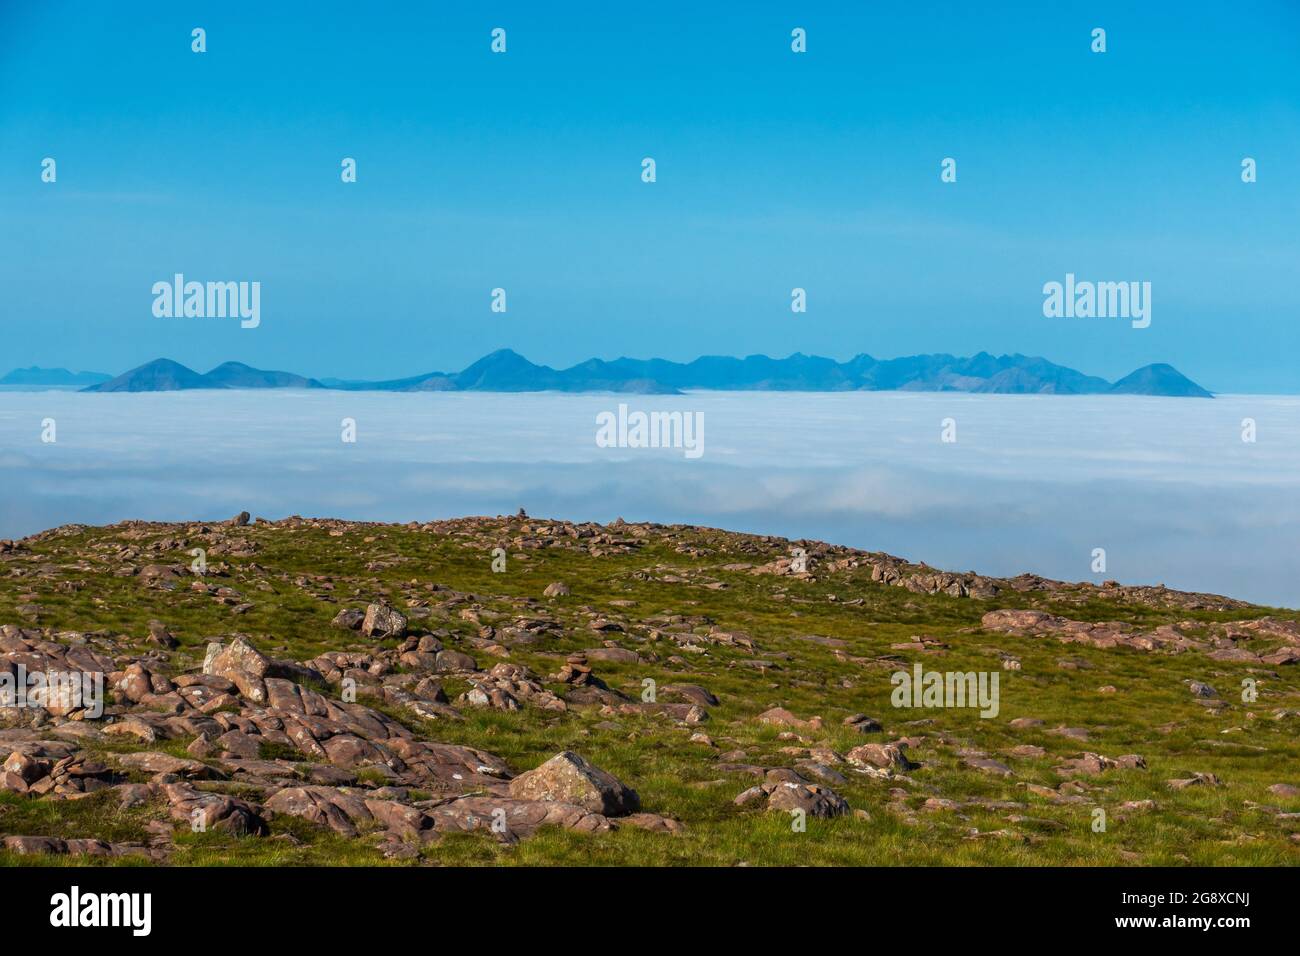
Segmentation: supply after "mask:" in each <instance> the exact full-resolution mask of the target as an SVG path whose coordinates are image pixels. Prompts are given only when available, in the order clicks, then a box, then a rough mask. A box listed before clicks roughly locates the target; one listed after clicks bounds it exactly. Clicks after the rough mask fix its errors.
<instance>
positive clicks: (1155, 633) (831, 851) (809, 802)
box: [0, 515, 1300, 865]
mask: <svg viewBox="0 0 1300 956" xmlns="http://www.w3.org/2000/svg"><path fill="white" fill-rule="evenodd" d="M1298 660H1300V623H1298V622H1297V615H1296V614H1295V613H1293V612H1279V611H1269V610H1266V609H1262V608H1256V607H1252V606H1249V605H1246V604H1243V603H1241V602H1238V601H1233V600H1230V599H1228V598H1223V597H1218V596H1215V595H1208V594H1187V593H1181V592H1177V591H1170V590H1167V589H1164V588H1158V587H1157V588H1150V587H1132V586H1123V585H1120V584H1118V583H1115V582H1107V583H1105V584H1101V585H1093V584H1065V583H1060V582H1054V581H1048V580H1045V579H1042V578H1039V577H1035V576H1032V575H1025V576H1021V577H1018V578H1011V579H1000V578H990V577H984V576H980V575H978V574H974V573H948V572H940V571H936V570H934V569H932V568H929V567H926V566H925V565H921V564H913V563H910V562H908V561H905V560H902V559H900V558H896V557H891V556H889V555H885V554H879V553H868V552H862V551H856V550H852V549H848V548H841V547H834V546H830V545H826V544H822V543H819V542H812V541H797V542H791V541H786V540H782V539H777V538H770V537H755V536H749V535H741V534H732V533H727V532H723V531H717V530H712V529H707V528H694V527H682V526H674V527H667V526H660V525H646V524H625V523H622V522H616V523H615V524H613V525H609V526H602V525H597V524H571V523H566V522H558V521H546V520H537V519H532V518H528V517H525V516H523V515H520V516H517V517H512V518H466V519H460V520H454V521H440V522H433V523H427V524H408V525H375V524H360V523H353V522H346V521H335V520H307V519H299V518H292V519H287V520H284V521H277V522H263V521H256V522H252V521H250V520H249V517H248V516H247V515H241V516H239V517H238V518H236V519H234V520H232V521H230V522H225V523H220V524H202V523H189V524H152V523H143V522H127V523H124V524H120V525H116V526H112V527H106V528H89V527H82V526H69V527H63V528H57V529H54V530H51V531H47V532H44V533H42V534H39V535H36V536H34V537H32V538H28V539H26V540H23V541H18V542H7V541H6V542H0V690H2V691H3V693H4V695H5V697H6V700H5V701H4V703H5V704H7V705H8V706H2V707H0V760H2V761H3V766H2V768H0V835H2V836H0V839H2V841H3V850H2V851H0V853H2V855H3V858H4V859H5V860H6V861H7V862H11V863H12V862H17V863H23V862H35V861H36V860H37V858H39V860H40V861H41V862H54V863H58V862H92V863H105V864H113V863H117V862H142V861H143V862H153V863H156V864H189V865H194V864H198V865H202V864H211V863H222V862H237V863H250V864H268V865H287V864H353V863H377V862H385V861H388V862H392V863H394V864H402V865H438V864H444V865H445V864H477V863H484V864H499V863H523V864H565V863H574V864H591V863H611V864H651V865H657V864H719V865H735V864H740V863H749V864H808V863H813V864H851V865H859V864H906V865H923V864H1035V863H1063V862H1068V863H1081V864H1175V865H1176V864H1188V863H1196V864H1281V863H1287V862H1291V863H1294V862H1296V861H1297V859H1300V777H1298V776H1297V770H1296V768H1297V767H1298V766H1300V760H1298V759H1297V758H1300V744H1298V743H1297V734H1296V731H1297V727H1300V681H1298V680H1297V678H1296V676H1295V674H1296V671H1297V669H1296V668H1295V667H1293V666H1292V665H1293V664H1294V663H1295V662H1296V661H1298ZM38 672H39V673H46V672H50V673H57V674H77V675H89V678H90V679H89V680H88V682H87V685H86V686H91V685H93V678H94V675H96V674H103V675H104V679H103V680H104V688H105V692H106V697H107V699H106V700H100V701H99V702H98V703H99V705H100V706H96V702H95V701H93V700H89V699H87V698H86V697H84V696H83V697H78V696H77V695H75V694H74V693H73V692H72V691H71V689H70V686H69V685H66V684H65V685H63V686H62V687H59V688H57V689H46V690H44V691H42V690H41V689H39V688H37V689H34V690H30V691H28V692H26V693H25V694H24V695H23V696H24V698H25V699H21V700H20V699H19V697H18V696H17V694H16V691H15V688H16V687H17V681H18V680H19V678H20V675H22V674H24V673H25V674H27V675H31V674H33V673H38ZM927 672H937V673H939V674H941V675H950V674H957V673H970V674H971V675H972V679H973V678H974V677H975V676H976V675H979V676H980V679H981V681H983V684H981V687H983V686H984V685H986V684H987V685H991V684H992V681H993V679H994V678H996V679H997V684H996V688H997V692H996V696H995V697H994V698H993V699H992V704H993V706H983V705H986V704H988V703H990V701H985V700H981V707H982V709H981V707H973V706H969V704H970V703H972V702H971V701H967V702H965V703H959V704H954V702H953V701H952V700H951V699H950V700H946V701H945V700H943V699H938V700H936V701H934V702H930V701H928V700H925V699H923V698H922V695H921V693H920V692H919V688H918V693H917V695H916V699H915V700H911V701H903V702H901V703H900V700H899V697H898V694H897V693H896V691H897V689H898V687H899V680H900V677H899V675H914V674H918V673H921V674H924V673H927ZM5 675H8V679H7V682H6V680H5ZM943 679H944V678H942V677H941V680H943ZM970 686H971V687H974V686H975V685H974V684H973V683H972V684H971V685H970ZM928 703H936V704H947V705H948V706H926V704H928ZM990 711H994V713H990Z"/></svg>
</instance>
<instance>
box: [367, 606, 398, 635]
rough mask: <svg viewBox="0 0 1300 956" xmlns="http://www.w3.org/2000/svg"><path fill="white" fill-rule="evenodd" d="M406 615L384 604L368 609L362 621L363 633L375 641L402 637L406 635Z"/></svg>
mask: <svg viewBox="0 0 1300 956" xmlns="http://www.w3.org/2000/svg"><path fill="white" fill-rule="evenodd" d="M406 623H407V622H406V615H405V614H403V613H402V612H401V611H399V610H397V609H396V608H394V607H390V606H389V605H387V604H384V603H382V602H380V603H377V604H371V605H368V606H367V607H366V616H365V617H364V618H363V619H362V621H361V633H362V634H364V635H365V636H366V637H371V638H374V639H375V640H381V641H382V640H384V639H386V638H390V637H401V636H402V635H403V634H405V633H406Z"/></svg>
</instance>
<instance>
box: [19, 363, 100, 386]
mask: <svg viewBox="0 0 1300 956" xmlns="http://www.w3.org/2000/svg"><path fill="white" fill-rule="evenodd" d="M112 377H113V376H111V375H105V374H104V373H103V372H69V371H68V370H67V369H66V368H38V367H37V366H35V365H33V366H32V367H31V368H16V369H14V370H13V371H12V372H10V373H9V374H8V375H6V376H5V377H4V378H0V385H38V386H45V387H50V388H67V387H69V386H81V387H85V386H87V385H98V384H99V383H100V382H107V381H108V380H109V379H110V378H112Z"/></svg>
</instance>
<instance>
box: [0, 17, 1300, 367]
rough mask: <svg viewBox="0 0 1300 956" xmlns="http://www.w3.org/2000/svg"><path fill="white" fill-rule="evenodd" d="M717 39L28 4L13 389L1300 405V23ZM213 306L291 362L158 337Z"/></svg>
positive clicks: (7, 290) (4, 27)
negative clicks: (679, 377)
mask: <svg viewBox="0 0 1300 956" xmlns="http://www.w3.org/2000/svg"><path fill="white" fill-rule="evenodd" d="M709 6H712V5H704V4H699V3H672V2H661V3H654V4H650V5H648V6H645V5H637V4H634V5H630V6H627V7H626V8H620V7H618V6H617V5H613V4H609V3H605V2H602V3H594V2H593V3H555V4H550V3H548V4H538V3H510V4H506V3H494V4H441V3H419V4H414V3H412V4H391V3H359V4H356V3H346V4H334V3H329V2H324V3H310V4H292V3H262V4H252V3H229V2H213V3H176V2H158V3H147V2H142V3H131V4H119V3H112V4H98V3H81V2H79V3H63V2H54V0H50V2H43V3H29V2H17V0H0V282H2V283H3V290H4V295H3V297H0V327H2V328H3V333H4V334H3V337H2V338H0V341H2V342H3V346H0V366H3V368H0V373H2V372H3V371H4V370H7V369H8V368H10V367H13V366H16V365H29V364H33V363H35V364H40V365H47V366H51V365H61V366H67V367H71V368H90V369H95V370H100V371H107V372H114V373H116V372H120V371H123V370H124V369H126V368H129V367H131V366H134V365H137V364H139V363H141V362H143V361H146V360H148V359H151V358H154V357H157V356H161V355H165V356H168V357H171V358H175V359H177V360H179V361H181V362H184V363H186V364H188V365H191V366H193V367H196V368H199V369H200V370H206V369H207V368H208V367H210V366H212V365H214V364H216V363H218V362H220V361H223V360H226V359H238V360H242V361H245V362H248V363H250V364H253V365H258V366H262V367H278V368H288V369H290V370H293V371H298V372H302V373H305V374H311V375H318V376H330V375H333V376H346V377H377V376H398V375H407V374H414V373H417V372H423V371H431V370H435V369H438V370H455V369H459V368H461V367H463V366H464V365H466V364H467V363H468V362H470V361H472V360H473V359H475V358H477V357H479V356H480V355H482V354H484V353H486V352H488V351H490V350H492V349H495V348H500V347H506V346H508V347H512V348H515V349H517V350H518V351H520V352H522V353H524V354H525V355H527V356H529V357H530V358H532V359H534V360H535V361H541V362H545V363H548V364H552V365H567V364H571V363H573V362H577V361H579V360H581V359H584V358H587V357H590V356H600V357H605V358H614V357H617V356H619V355H633V356H641V357H647V356H651V355H655V356H663V357H667V358H674V359H690V358H693V357H695V356H697V355H700V354H732V355H744V354H749V353H754V352H764V353H768V354H776V355H785V354H788V353H790V352H792V351H796V350H798V351H803V352H808V353H817V354H823V355H829V356H832V357H835V358H847V357H849V356H851V355H853V354H855V353H857V352H863V351H865V352H870V353H871V354H873V355H876V356H880V357H890V356H894V355H900V354H910V353H916V352H940V351H943V352H953V353H958V354H969V353H972V352H976V351H979V350H981V349H984V350H988V351H992V352H1004V351H1005V352H1024V353H1027V354H1041V355H1044V356H1046V357H1048V358H1050V359H1052V360H1054V361H1058V362H1061V363H1063V364H1068V365H1072V366H1074V367H1077V368H1079V369H1081V370H1083V371H1086V372H1090V373H1094V374H1100V375H1104V376H1107V377H1110V378H1115V377H1118V376H1120V375H1122V374H1125V373H1127V372H1128V371H1130V370H1132V369H1133V368H1135V367H1137V366H1139V365H1142V364H1145V363H1147V362H1152V361H1169V362H1171V363H1173V364H1174V365H1176V366H1177V367H1179V368H1180V369H1181V370H1182V371H1184V372H1185V373H1186V374H1188V375H1190V376H1191V377H1192V378H1194V379H1196V380H1198V381H1200V382H1201V383H1203V384H1205V385H1207V386H1208V387H1210V388H1213V389H1216V390H1224V391H1245V390H1250V391H1300V361H1297V360H1296V353H1297V346H1300V287H1298V283H1300V4H1297V3H1295V2H1294V0H1278V2H1271V3H1270V2H1257V3H1247V4H1227V3H1221V2H1215V3H1209V2H1204V3H1203V2H1189V3H1179V4H1172V3H1149V4H1135V3H1132V2H1124V3H1069V2H1052V3H1045V2H1042V0H1033V2H1025V3H1006V4H983V3H979V4H977V3H969V2H953V3H925V4H889V3H816V4H807V3H762V2H754V3H744V4H734V5H729V6H730V8H731V12H722V11H719V10H711V9H708V7H709ZM718 6H722V5H718ZM406 7H410V8H413V9H409V10H408V9H405V8H406ZM414 8H418V9H414ZM849 8H852V9H851V10H850V9H849ZM399 10H400V12H398V11H399ZM196 26H201V27H204V28H205V29H206V30H207V41H208V52H207V53H204V54H201V55H199V54H194V53H192V52H191V51H190V30H191V29H192V28H193V27H196ZM497 26H500V27H504V28H505V29H506V30H507V31H508V52H507V53H506V54H505V55H503V56H497V55H493V54H492V53H491V52H490V51H489V39H490V38H489V32H490V30H491V29H492V28H493V27H497ZM796 26H800V27H804V28H806V29H807V31H808V46H809V52H808V53H807V54H805V55H795V54H793V53H791V52H790V30H791V29H792V28H793V27H796ZM1098 26H1100V27H1104V28H1105V29H1106V30H1107V44H1108V52H1107V53H1105V54H1104V55H1097V54H1093V53H1091V52H1090V49H1089V45H1090V35H1089V34H1090V31H1091V30H1092V28H1093V27H1098ZM46 156H52V157H54V158H55V159H56V160H57V162H58V182H57V183H56V184H54V185H47V184H43V183H41V182H40V162H41V159H42V158H43V157H46ZM345 156H350V157H355V158H356V160H357V162H358V173H359V182H357V183H356V184H351V185H345V184H343V183H341V182H340V179H339V170H340V167H339V163H340V160H341V159H342V158H343V157H345ZM644 156H653V157H654V158H655V159H656V161H657V163H658V180H659V181H658V182H657V183H655V184H653V185H646V184H643V183H642V182H641V181H640V161H641V159H642V157H644ZM947 156H951V157H954V158H956V159H957V161H958V181H957V183H955V184H952V185H945V184H943V183H941V182H940V180H939V164H940V161H941V160H942V159H943V158H944V157H947ZM1244 156H1252V157H1254V158H1255V159H1257V160H1258V164H1259V182H1257V183H1256V184H1254V185H1245V184H1243V183H1242V182H1241V181H1240V162H1241V159H1242V157H1244ZM174 272H184V273H185V274H186V275H187V277H189V278H192V279H199V280H208V279H214V280H227V279H231V280H239V279H243V280H258V281H260V282H261V283H262V324H261V327H260V328H258V329H255V330H241V329H240V328H239V327H238V324H237V323H235V322H229V321H222V320H212V321H204V320H189V321H185V320H179V321H178V320H164V319H157V318H154V317H153V315H152V313H151V310H150V307H151V304H152V297H151V295H150V291H149V290H150V286H151V285H152V284H153V283H154V282H155V281H158V280H160V279H167V278H169V277H170V276H171V275H172V274H173V273H174ZM1066 272H1074V273H1076V274H1077V275H1079V276H1080V278H1094V279H1114V280H1121V279H1135V280H1149V281H1151V282H1152V284H1153V321H1152V325H1151V327H1150V328H1149V329H1145V330H1141V331H1138V330H1133V329H1131V328H1130V327H1129V326H1128V323H1127V322H1124V321H1121V320H1101V319H1092V320H1087V319H1047V318H1044V316H1043V315H1042V310H1041V304H1042V294H1041V291H1040V290H1041V288H1042V285H1043V283H1044V282H1047V281H1049V280H1052V279H1056V280H1060V279H1062V278H1063V277H1064V275H1065V273H1066ZM496 286H502V287H505V288H506V289H507V292H508V297H509V298H508V301H509V311H508V312H507V313H506V314H505V315H500V314H494V313H492V312H490V311H489V308H488V306H489V292H490V290H491V289H492V288H493V287H496ZM794 286H802V287H805V288H806V289H807V290H808V297H809V311H808V312H807V313H806V314H804V315H794V314H792V313H791V312H790V309H789V296H790V289H791V288H792V287H794Z"/></svg>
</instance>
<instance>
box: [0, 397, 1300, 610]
mask: <svg viewBox="0 0 1300 956" xmlns="http://www.w3.org/2000/svg"><path fill="white" fill-rule="evenodd" d="M620 402H624V403H627V404H628V406H629V408H630V409H632V410H642V411H652V410H667V411H674V410H675V411H683V412H702V413H703V416H704V425H705V427H704V454H703V456H702V457H700V458H698V459H689V458H687V457H686V456H685V455H684V454H683V452H682V450H681V449H665V448H645V449H642V448H601V447H598V446H597V444H596V441H595V434H596V416H597V415H598V414H599V413H600V412H602V411H615V410H616V409H617V406H618V404H619V403H620ZM345 418H350V419H354V420H355V422H356V434H357V440H356V442H355V443H346V442H343V441H342V440H341V437H340V436H341V433H342V430H343V426H342V421H343V419H345ZM1246 418H1250V419H1253V420H1254V421H1255V423H1256V429H1257V440H1256V441H1254V442H1243V441H1242V421H1243V419H1246ZM46 419H53V420H54V423H55V428H56V437H57V440H56V441H55V442H52V443H46V442H43V441H42V440H41V438H42V432H43V430H45V431H47V432H48V430H47V429H43V425H42V423H43V422H44V420H46ZM945 419H952V420H953V422H954V423H955V432H956V441H955V442H948V443H946V442H943V441H942V440H941V435H942V432H943V426H944V420H945ZM1298 491H1300V398H1297V397H1275V396H1221V397H1219V398H1216V399H1214V400H1195V399H1164V398H1144V397H1133V396H1086V397H1067V396H1011V395H966V394H934V393H905V392H874V393H845V394H821V393H819V394H808V393H754V392H748V393H736V392H731V393H692V394H687V395H681V396H653V397H640V396H611V395H592V394H584V395H555V394H527V395H506V394H464V393H458V394H447V393H429V394H383V393H342V392H305V391H302V392H300V391H230V392H180V393H161V394H102V395H101V394H77V393H69V392H53V391H51V392H7V393H4V394H0V537H16V536H21V535H25V534H30V533H32V532H34V531H38V530H41V529H43V528H47V527H52V526H55V525H60V524H67V523H73V522H80V523H95V524H100V523H108V522H114V521H119V520H123V519H126V518H149V519H157V520H188V519H203V520H219V519H224V518H228V517H230V516H231V515H232V514H235V513H237V512H239V511H241V510H248V511H250V512H252V513H253V514H254V515H259V516H264V517H268V518H276V517H283V516H285V515H291V514H300V515H313V516H314V515H327V516H336V517H346V518H356V519H367V520H380V521H410V520H424V519H432V518H440V517H448V516H455V515H463V514H500V513H513V512H514V511H515V510H517V509H518V508H520V507H523V508H526V509H527V510H528V512H529V513H530V514H534V515H539V516H550V517H562V518H572V519H594V520H599V521H608V520H612V519H613V518H615V517H619V516H621V517H624V518H626V519H627V520H649V521H659V522H663V523H674V522H690V523H700V524H709V525H714V526H718V527H726V528H730V529H734V530H743V531H752V532H759V533H771V534H779V535H784V536H788V537H807V538H818V539H822V540H827V541H833V542H837V543H842V544H849V545H854V546H858V547H864V548H868V549H871V550H882V551H888V552H890V553H893V554H898V555H902V556H904V557H908V558H911V559H913V560H923V561H926V562H927V563H929V564H931V565H933V566H936V567H941V568H946V569H952V570H968V569H973V570H979V571H983V572H986V573H991V574H1014V573H1018V572H1020V571H1034V572H1036V573H1039V574H1043V575H1045V576H1049V577H1057V578H1064V579H1068V580H1102V579H1106V578H1116V579H1119V580H1122V581H1125V582H1140V583H1159V582H1163V583H1165V584H1168V585H1169V586H1170V587H1180V588H1186V589H1194V590H1207V591H1214V592H1219V593H1225V594H1230V595H1233V596H1236V597H1242V598H1247V599H1251V600H1256V601H1261V602H1265V603H1271V604H1279V605H1286V606H1297V605H1300V573H1298V572H1300V554H1298V553H1297V549H1296V547H1295V541H1296V538H1297V531H1300V495H1297V492H1298ZM1094 548H1104V549H1105V550H1106V557H1107V569H1106V571H1105V573H1103V574H1098V573H1093V571H1092V568H1091V566H1092V562H1093V554H1092V552H1093V549H1094Z"/></svg>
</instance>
